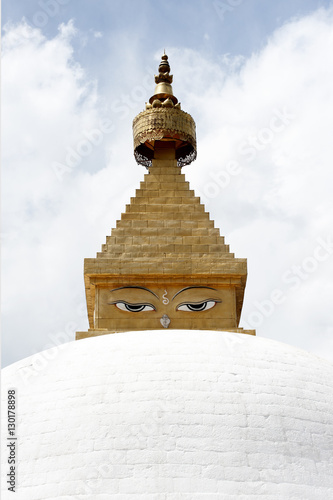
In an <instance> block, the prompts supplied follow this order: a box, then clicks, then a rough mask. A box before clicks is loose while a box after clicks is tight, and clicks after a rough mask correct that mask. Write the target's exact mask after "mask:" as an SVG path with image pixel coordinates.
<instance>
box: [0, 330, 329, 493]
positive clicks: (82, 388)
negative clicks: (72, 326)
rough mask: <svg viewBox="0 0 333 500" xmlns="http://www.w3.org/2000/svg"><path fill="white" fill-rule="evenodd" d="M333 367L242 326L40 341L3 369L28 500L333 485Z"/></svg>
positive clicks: (306, 489)
mask: <svg viewBox="0 0 333 500" xmlns="http://www.w3.org/2000/svg"><path fill="white" fill-rule="evenodd" d="M332 380H333V366H332V365H331V364H330V363H329V362H327V361H325V360H323V359H320V358H318V357H316V356H313V355H311V354H309V353H307V352H305V351H302V350H299V349H296V348H294V347H290V346H288V345H285V344H281V343H278V342H275V341H272V340H267V339H262V338H257V337H253V336H251V335H241V334H237V333H228V332H216V331H195V330H158V331H142V332H140V331H135V332H127V333H119V334H114V335H105V336H99V337H95V338H88V339H85V340H80V341H76V342H71V343H69V344H66V345H64V346H61V347H56V348H54V349H50V350H48V351H44V352H42V353H39V354H36V355H34V356H31V357H29V358H26V359H24V360H22V361H19V362H17V363H15V364H13V365H11V366H9V367H7V368H6V369H4V370H3V382H2V386H3V390H2V393H3V400H4V401H3V405H2V407H3V412H4V413H3V416H2V422H3V426H2V432H3V436H2V438H3V443H5V442H6V441H5V440H6V438H7V426H6V411H7V408H6V403H5V401H6V396H7V389H8V388H15V389H16V393H17V436H18V441H17V449H18V476H17V491H16V493H15V499H16V500H48V499H61V500H65V499H73V498H74V499H80V500H88V499H89V500H90V499H91V500H92V499H94V500H108V499H115V500H116V499H117V500H118V499H121V500H133V499H134V500H135V499H141V500H153V499H154V500H159V499H161V500H162V499H170V500H171V499H188V500H193V499H202V500H208V499H219V500H223V499H236V498H237V499H244V500H245V499H246V500H250V499H251V500H254V499H258V498H263V499H274V500H275V499H276V500H277V499H280V500H282V499H283V500H285V499H288V500H289V499H299V500H316V499H317V500H323V499H329V498H333V453H332V451H333V443H332V436H333V413H332V408H333V396H332V394H333V393H332ZM7 454H8V453H7V449H6V447H5V446H3V471H7V468H8V464H7ZM2 488H3V496H2V498H12V493H11V492H8V491H7V485H6V482H5V481H3V485H2Z"/></svg>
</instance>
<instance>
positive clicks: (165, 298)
mask: <svg viewBox="0 0 333 500" xmlns="http://www.w3.org/2000/svg"><path fill="white" fill-rule="evenodd" d="M172 79H173V77H172V75H170V66H169V62H168V56H167V55H165V54H164V55H163V56H162V61H161V63H160V66H159V73H158V75H157V76H155V82H156V88H155V93H154V95H153V96H152V97H151V98H150V99H149V102H148V103H146V108H145V110H144V111H143V112H141V113H139V115H138V116H136V117H135V119H134V121H133V135H134V156H135V159H136V161H137V163H138V164H140V165H143V166H144V167H146V169H147V170H148V173H147V174H146V175H145V176H144V180H143V181H142V182H141V184H140V187H139V189H137V190H136V196H135V197H133V198H131V200H130V204H128V205H127V206H126V211H125V212H124V213H123V214H122V215H121V219H120V220H118V221H117V224H116V227H115V228H114V229H112V232H111V236H108V237H107V238H106V243H105V244H104V245H102V251H101V252H99V253H98V254H97V257H96V258H95V259H85V266H84V276H85V287H86V298H87V307H88V317H89V326H90V328H89V331H88V332H77V334H76V338H77V339H80V338H85V337H91V336H96V335H105V334H109V333H114V332H124V331H131V330H157V329H187V330H188V329H193V330H220V331H237V332H240V333H249V334H252V335H253V334H255V332H254V331H253V330H247V331H245V330H243V329H242V328H239V326H238V325H239V321H240V315H241V310H242V304H243V296H244V290H245V284H246V277H247V266H246V259H236V258H235V257H234V254H232V253H230V251H229V246H228V245H226V244H225V242H224V238H223V237H222V236H220V231H219V229H217V228H215V227H214V222H213V221H212V220H210V217H209V213H208V212H206V211H205V207H204V205H202V204H201V203H200V198H199V197H197V196H195V193H194V191H193V190H191V189H190V186H189V183H188V182H186V180H185V176H184V174H182V173H181V169H182V167H184V166H186V165H189V164H190V163H191V162H192V161H194V160H195V159H196V154H197V153H196V152H197V145H196V132H195V122H194V120H193V118H192V117H191V115H189V114H188V113H185V112H184V111H182V110H181V106H180V103H179V102H178V99H177V98H176V97H175V96H174V95H173V90H172V85H171V84H172Z"/></svg>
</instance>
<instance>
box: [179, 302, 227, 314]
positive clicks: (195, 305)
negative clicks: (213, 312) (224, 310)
mask: <svg viewBox="0 0 333 500" xmlns="http://www.w3.org/2000/svg"><path fill="white" fill-rule="evenodd" d="M217 302H219V301H218V300H205V301H204V302H191V303H190V304H180V305H179V306H178V307H177V311H192V312H200V311H208V309H212V307H214V306H215V304H216V303H217Z"/></svg>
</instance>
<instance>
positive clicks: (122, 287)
mask: <svg viewBox="0 0 333 500" xmlns="http://www.w3.org/2000/svg"><path fill="white" fill-rule="evenodd" d="M128 288H134V289H138V290H146V292H150V293H152V294H153V295H154V296H155V297H156V298H157V299H158V298H159V297H158V295H156V293H154V292H152V291H151V290H149V288H145V287H144V286H120V287H119V288H114V289H113V290H110V292H116V291H117V290H126V289H128Z"/></svg>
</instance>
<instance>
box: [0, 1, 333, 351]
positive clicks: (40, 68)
mask: <svg viewBox="0 0 333 500" xmlns="http://www.w3.org/2000/svg"><path fill="white" fill-rule="evenodd" d="M332 27H333V19H332V11H330V10H327V11H325V10H320V11H318V12H316V13H314V14H312V15H310V16H308V17H305V18H302V19H299V20H294V21H292V22H290V23H288V24H286V25H285V26H283V27H282V28H281V29H279V30H278V31H277V32H275V33H274V34H273V35H272V37H271V38H270V40H269V41H268V43H267V45H266V46H265V47H264V48H263V49H262V51H261V52H260V53H257V54H254V55H253V56H252V57H251V58H249V59H247V60H245V59H244V58H242V57H237V58H233V57H231V56H230V55H225V54H224V55H223V54H220V55H218V54H213V55H212V58H211V59H209V58H208V57H207V55H206V56H204V55H203V54H200V53H198V52H194V51H191V50H188V49H186V50H184V49H183V48H177V49H176V48H175V49H173V50H170V53H169V58H170V63H171V67H172V72H173V74H174V91H175V93H176V95H177V97H178V98H179V99H180V100H181V101H182V107H183V109H184V110H186V111H188V112H190V113H191V114H192V115H193V117H194V118H195V120H196V123H197V131H198V160H197V161H196V162H195V163H194V164H193V165H191V166H189V167H188V168H186V169H185V173H186V176H187V178H188V180H190V181H191V184H192V187H194V188H195V189H196V190H197V191H198V192H200V193H201V194H202V195H203V201H204V202H205V203H206V208H207V209H208V210H209V211H210V212H211V216H212V218H214V219H215V221H216V226H217V227H220V228H221V234H223V235H225V236H226V240H227V243H230V245H231V250H232V251H234V252H235V254H236V257H237V256H238V257H247V258H248V266H249V279H248V287H247V292H246V298H245V303H244V312H243V321H244V322H246V321H247V320H248V318H249V316H250V315H251V314H252V313H253V312H254V311H256V312H258V306H256V305H255V304H258V303H259V304H262V303H263V302H264V301H267V300H270V296H271V293H272V291H273V290H274V289H276V288H278V289H281V290H282V292H283V294H284V295H285V297H286V299H285V301H283V303H282V304H281V305H278V306H275V307H274V309H273V311H272V312H271V313H270V314H269V315H268V317H267V318H264V320H263V322H262V325H259V327H258V328H257V332H258V334H260V335H263V336H267V337H271V338H274V339H276V340H281V341H284V342H288V343H291V344H295V345H299V346H301V347H303V348H305V349H309V350H312V351H313V352H316V353H318V354H320V355H323V356H326V357H332V356H331V352H332V350H331V342H332V341H331V335H332V314H331V307H330V304H331V302H332V298H333V291H332V286H331V283H330V279H329V278H330V276H332V275H333V272H332V271H333V255H332V256H331V255H330V256H328V258H327V259H325V260H323V261H322V262H319V263H318V266H317V268H316V269H315V270H314V271H313V272H307V277H306V278H304V279H301V280H300V284H299V286H298V287H297V289H292V286H291V285H290V283H289V284H288V283H286V282H285V281H284V280H283V276H284V274H285V273H286V272H293V271H290V270H291V269H293V266H300V267H301V268H302V266H304V262H308V261H306V259H308V258H309V257H311V256H313V252H314V250H315V248H316V247H317V246H318V238H324V239H325V238H326V237H327V236H328V235H329V234H332V233H333V231H332V221H331V217H332V204H331V198H332V197H331V186H332V180H333V179H332V175H333V174H332V166H331V165H332V156H333V150H332V140H331V130H332V125H333V124H332V121H333V120H332V116H331V113H330V110H331V109H332V100H333V97H332V90H331V87H332V81H333V70H332V67H331V65H330V64H329V61H330V58H331V54H332V45H333V35H332ZM75 36H77V33H76V30H75V28H74V26H73V24H72V23H68V24H67V25H62V26H61V27H60V31H59V34H58V35H57V36H56V37H54V38H53V39H50V40H48V39H46V38H45V37H43V36H42V35H41V33H40V31H39V30H34V29H31V28H30V27H28V26H27V25H26V24H25V23H24V22H23V23H20V24H18V25H16V26H7V28H6V33H5V36H4V39H3V52H4V54H3V73H4V78H3V98H4V104H3V116H4V119H5V120H4V121H5V123H6V130H5V132H4V136H3V143H4V152H3V169H4V172H3V183H4V190H5V194H4V207H5V209H4V213H3V215H4V224H3V228H2V230H3V240H4V243H3V258H4V261H5V267H4V276H3V280H4V308H3V310H4V316H5V319H4V337H3V339H4V344H5V347H6V349H8V351H9V352H10V353H9V354H8V361H13V360H14V359H19V358H20V357H24V356H26V355H28V354H30V353H32V352H35V351H39V350H41V349H42V348H44V347H45V346H46V344H48V343H49V342H50V341H49V339H48V335H49V334H51V333H52V334H55V333H57V332H64V331H65V329H66V328H67V330H75V329H86V328H87V323H86V320H85V316H84V315H83V314H82V310H84V307H83V303H84V289H83V287H84V286H83V279H82V269H83V259H84V258H85V257H93V256H94V255H95V253H96V251H99V249H100V248H99V245H100V244H102V243H103V242H104V240H105V235H107V234H110V229H111V227H112V226H114V224H115V220H116V219H117V218H119V216H120V213H121V212H122V211H123V210H124V206H125V204H126V203H128V201H129V197H130V196H132V195H133V194H134V190H135V188H136V187H138V185H139V179H141V178H142V177H143V174H144V170H142V169H140V168H139V167H138V166H136V165H135V163H134V160H133V158H132V138H131V130H130V122H131V119H132V118H133V117H134V115H135V113H136V112H138V111H140V110H141V109H143V106H144V100H147V98H148V97H149V90H147V82H146V76H147V75H146V74H145V70H144V69H142V67H141V63H140V61H139V55H138V54H136V53H135V52H136V51H138V50H139V49H136V48H133V47H131V49H132V51H134V53H133V54H132V56H131V57H130V58H129V62H128V72H127V73H126V72H125V71H123V73H124V75H126V74H128V75H129V78H130V79H131V83H130V84H132V85H134V87H135V88H136V91H135V92H134V93H133V95H132V94H131V90H133V91H134V87H133V89H131V88H130V87H128V86H127V87H126V85H125V83H124V85H125V86H124V89H123V91H124V93H125V95H128V96H129V98H128V100H127V104H126V103H125V104H124V102H123V103H122V106H125V108H126V113H125V112H124V109H123V111H122V112H120V111H119V107H120V105H119V103H117V100H118V97H119V102H120V101H121V97H120V95H119V96H118V92H119V91H120V90H119V89H120V87H119V81H118V83H113V81H112V78H110V94H109V96H106V97H105V98H104V99H102V98H101V96H99V94H98V90H97V84H96V82H92V81H89V79H88V78H87V76H86V74H85V71H84V69H83V68H82V66H80V65H79V64H78V63H77V62H76V61H75V56H74V52H73V45H72V43H73V42H72V40H73V37H75ZM129 45H132V44H130V42H129ZM123 50H124V53H125V54H126V53H127V52H128V51H129V46H128V47H126V46H125V47H123ZM152 66H156V62H155V64H153V61H152ZM123 69H124V68H123ZM114 71H115V70H114ZM133 75H136V79H135V78H134V77H133ZM137 75H139V76H137ZM110 76H112V75H110ZM143 82H144V83H143ZM153 86H154V84H153V75H151V93H152V91H153ZM138 87H140V89H141V90H140V89H139V90H140V91H141V92H143V93H145V92H147V96H146V98H145V99H142V103H141V102H139V101H138V95H139V90H138ZM125 100H126V99H125ZM137 108H138V109H137ZM112 109H113V112H112V111H111V112H110V110H112ZM117 109H118V113H117V111H116V110H117ZM283 113H284V114H285V115H286V118H285V119H284V118H282V119H281V118H280V119H278V118H274V117H276V116H277V115H279V114H280V116H281V115H283ZM291 115H292V116H291ZM288 117H289V118H288ZM105 118H110V119H111V120H112V121H113V123H114V125H115V127H116V128H115V129H114V130H113V131H112V132H110V133H109V132H105V133H102V134H101V135H100V136H99V138H100V139H101V140H100V144H96V145H94V144H92V145H91V142H90V146H91V147H90V151H88V150H86V153H87V151H88V153H87V154H86V153H84V151H85V150H84V144H85V145H87V144H86V142H84V141H87V134H88V136H89V134H91V133H92V131H93V130H98V131H101V121H102V120H104V119H105ZM82 141H83V142H82ZM249 141H250V142H251V141H255V142H254V144H255V146H252V145H249ZM97 142H98V141H97ZM244 144H245V146H244ZM242 145H243V146H242ZM241 147H242V149H241ZM245 147H246V148H247V151H248V150H249V149H250V150H251V153H250V152H249V151H248V152H247V153H246V154H244V151H245ZM73 151H74V153H76V154H79V156H80V159H79V160H77V161H75V160H74V161H72V163H71V162H70V161H69V156H68V155H73ZM78 152H79V153H78ZM80 152H81V153H82V152H83V153H82V154H81V153H80ZM232 161H233V162H237V164H238V165H239V170H240V173H239V174H238V175H231V174H230V171H229V173H228V172H227V173H226V171H227V166H228V165H229V167H230V162H232ZM55 163H56V164H62V165H65V166H67V167H69V170H67V171H65V172H64V174H63V175H62V176H61V179H62V180H59V179H58V178H57V176H56V174H55V170H54V164H55ZM237 171H238V170H237ZM228 175H229V179H230V182H227V185H226V186H225V187H221V186H220V185H219V184H221V183H223V182H224V180H225V179H226V178H227V177H228ZM129 177H130V180H129ZM214 186H215V190H214ZM209 193H213V195H214V196H213V197H209V196H206V194H209ZM307 265H308V266H309V264H307ZM305 267H306V265H305ZM306 269H308V267H306ZM259 312H260V311H259ZM261 314H262V315H263V313H261ZM70 323H73V324H74V325H73V324H72V325H70ZM67 337H68V335H67Z"/></svg>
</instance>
